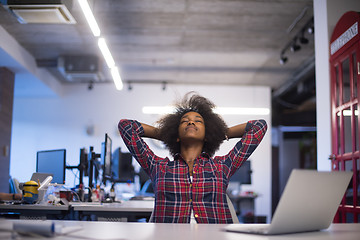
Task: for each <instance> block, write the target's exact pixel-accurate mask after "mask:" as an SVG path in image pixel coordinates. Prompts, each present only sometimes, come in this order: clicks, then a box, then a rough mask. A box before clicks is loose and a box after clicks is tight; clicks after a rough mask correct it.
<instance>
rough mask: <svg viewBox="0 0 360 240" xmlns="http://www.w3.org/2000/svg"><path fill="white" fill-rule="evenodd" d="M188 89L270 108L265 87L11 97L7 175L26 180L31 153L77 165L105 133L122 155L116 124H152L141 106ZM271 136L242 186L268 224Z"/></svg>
mask: <svg viewBox="0 0 360 240" xmlns="http://www.w3.org/2000/svg"><path fill="white" fill-rule="evenodd" d="M192 90H194V91H197V92H198V93H199V94H201V95H203V96H205V97H207V98H209V99H211V100H212V101H213V102H214V103H215V104H216V105H217V106H219V107H265V108H269V109H270V108H271V90H270V88H268V87H237V86H228V87H226V86H203V85H202V86H181V85H169V86H167V89H166V90H165V91H163V90H162V86H160V85H135V86H133V89H132V90H131V91H128V90H127V89H124V90H123V91H117V90H115V87H114V85H113V84H98V85H95V86H94V89H93V90H91V91H89V90H88V89H87V86H86V85H75V86H74V85H65V86H64V87H63V94H62V96H61V97H50V98H19V97H18V98H15V100H14V112H13V129H12V142H11V161H10V174H11V176H12V177H16V178H18V179H19V180H20V181H27V180H29V179H30V177H31V174H32V173H33V172H34V171H35V167H36V152H37V151H40V150H50V149H59V148H65V149H66V150H67V164H68V165H77V164H78V162H79V150H80V148H82V147H86V148H87V149H88V148H89V146H94V148H95V151H96V152H98V153H100V152H101V142H103V141H104V134H105V133H108V134H109V135H110V137H111V138H112V140H113V149H115V147H118V146H120V147H121V148H122V150H123V151H127V149H126V147H125V146H124V144H123V142H122V140H121V138H120V136H119V135H118V132H117V123H118V121H119V119H121V118H131V119H137V120H139V121H141V122H144V123H148V124H153V123H155V122H156V121H157V120H158V118H159V116H157V115H145V114H143V113H142V107H143V106H144V105H155V106H163V105H168V104H171V103H173V102H174V101H175V100H176V99H179V98H181V97H182V96H183V95H184V93H186V92H188V91H192ZM223 117H224V119H225V121H226V122H227V124H228V125H229V126H232V125H235V124H238V123H242V122H246V121H247V120H250V119H258V118H264V119H265V120H266V121H267V123H268V125H269V128H270V126H271V115H267V116H239V115H238V116H231V115H225V116H223ZM88 126H94V127H95V134H94V135H93V136H89V135H87V134H86V128H87V127H88ZM270 135H271V129H269V130H268V132H267V134H266V136H265V137H264V140H263V142H262V143H261V144H260V146H259V148H258V149H257V150H256V151H255V152H254V154H253V155H252V156H251V160H252V168H253V179H252V180H253V184H252V185H249V186H246V185H245V186H244V187H243V189H244V190H247V189H248V190H253V191H255V192H258V193H259V194H260V196H259V197H258V198H257V200H256V203H255V207H256V212H255V214H257V215H266V216H267V219H268V220H269V219H270V213H271V210H270V209H271V136H270ZM235 142H236V141H235V140H230V141H229V142H226V143H224V144H223V145H222V147H221V149H220V150H219V152H218V155H220V154H225V153H227V151H229V150H230V149H231V148H232V147H233V145H234V144H235ZM149 145H150V146H151V147H152V149H153V150H154V151H155V152H156V153H157V154H158V155H160V156H165V155H168V154H167V152H166V151H163V150H161V149H160V148H156V145H154V144H153V143H152V142H149ZM66 174H67V178H66V181H67V183H66V184H67V185H68V186H70V187H72V186H74V184H75V183H74V177H73V174H72V173H71V172H70V171H69V170H68V171H67V173H66ZM76 183H78V182H76ZM85 183H87V182H85Z"/></svg>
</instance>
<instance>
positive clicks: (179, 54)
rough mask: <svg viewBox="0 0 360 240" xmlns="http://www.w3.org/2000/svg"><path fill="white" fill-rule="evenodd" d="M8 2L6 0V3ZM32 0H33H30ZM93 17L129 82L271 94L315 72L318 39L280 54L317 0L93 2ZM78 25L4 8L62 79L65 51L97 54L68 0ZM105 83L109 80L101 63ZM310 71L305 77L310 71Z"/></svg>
mask: <svg viewBox="0 0 360 240" xmlns="http://www.w3.org/2000/svg"><path fill="white" fill-rule="evenodd" d="M3 2H4V1H3ZM30 2H31V1H30ZM89 2H90V5H91V8H92V10H93V12H94V15H95V18H96V19H97V22H98V23H99V26H100V29H101V36H102V37H104V38H105V39H106V41H107V43H108V46H109V48H110V50H111V52H112V55H113V57H114V59H115V62H116V65H117V66H119V68H120V70H121V76H122V79H123V81H124V83H125V88H126V85H127V84H128V83H129V82H131V83H132V84H137V83H139V84H140V83H141V84H144V83H153V84H161V83H162V82H167V83H169V84H178V83H182V84H228V85H258V86H270V87H271V88H272V89H273V90H274V91H280V90H281V87H283V86H286V85H289V83H292V82H294V80H296V79H299V77H298V73H299V72H300V73H301V72H302V73H304V71H303V70H304V69H305V73H307V72H308V71H310V70H312V67H310V68H306V66H309V63H313V59H314V58H313V56H314V41H313V35H311V34H308V33H307V32H306V34H305V36H306V37H307V38H308V39H309V43H308V44H306V45H301V50H300V51H297V52H291V51H290V50H289V49H286V51H285V55H286V56H287V57H288V61H287V63H286V64H284V65H280V64H279V57H280V52H281V51H282V50H283V49H284V48H285V47H286V45H287V44H288V43H289V42H290V41H291V40H292V39H293V38H294V36H295V35H296V34H298V33H299V31H300V30H301V29H302V28H303V27H304V26H305V25H306V24H307V23H308V22H309V21H310V20H311V18H312V16H313V5H312V4H313V3H312V0H192V1H189V0H101V1H100V0H93V1H89ZM66 6H67V7H68V9H69V11H70V12H71V14H72V16H73V17H74V19H75V20H76V24H44V23H42V24H20V23H19V22H18V20H17V19H16V17H14V16H13V15H12V14H11V13H9V11H7V10H6V9H5V8H3V7H0V25H1V26H2V27H3V28H4V29H5V30H6V31H7V32H8V33H9V34H10V35H11V36H13V37H14V38H15V39H16V40H17V41H18V43H19V44H20V45H21V46H22V47H24V48H25V49H26V50H27V51H28V52H29V53H30V54H31V55H32V56H33V57H34V59H35V60H36V62H37V64H38V67H40V68H46V69H47V70H49V71H50V72H51V73H52V74H53V75H54V77H55V78H56V79H58V81H59V82H60V83H61V84H69V82H68V81H66V79H64V78H63V77H62V76H61V75H60V74H59V71H58V70H57V68H56V63H57V59H58V58H59V56H64V55H77V56H80V55H97V56H99V59H100V61H102V63H101V66H103V65H104V66H105V64H104V62H103V60H102V59H103V58H102V55H101V53H100V51H99V49H98V46H97V39H96V38H95V37H94V36H93V35H92V32H91V30H90V28H89V26H88V24H87V22H86V20H85V18H84V16H83V14H82V12H81V10H80V7H79V5H78V3H77V1H66ZM103 73H104V79H103V81H111V79H110V75H109V73H108V70H107V69H106V68H104V70H103ZM305 75H306V74H305Z"/></svg>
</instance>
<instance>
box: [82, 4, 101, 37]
mask: <svg viewBox="0 0 360 240" xmlns="http://www.w3.org/2000/svg"><path fill="white" fill-rule="evenodd" d="M78 2H79V5H80V7H81V9H82V11H83V13H84V15H85V18H86V21H87V22H88V24H89V26H90V29H91V31H92V33H93V34H94V36H95V37H99V36H100V28H99V26H98V24H97V22H96V20H95V17H94V14H93V13H92V11H91V8H90V6H89V3H88V1H87V0H78Z"/></svg>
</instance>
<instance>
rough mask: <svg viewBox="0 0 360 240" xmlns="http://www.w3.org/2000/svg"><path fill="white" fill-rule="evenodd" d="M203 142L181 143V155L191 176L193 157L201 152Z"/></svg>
mask: <svg viewBox="0 0 360 240" xmlns="http://www.w3.org/2000/svg"><path fill="white" fill-rule="evenodd" d="M202 148H203V144H191V145H183V144H182V145H181V157H182V158H183V159H184V161H185V162H186V163H187V165H188V166H189V172H190V175H191V176H192V172H193V166H194V161H195V159H196V158H197V157H198V156H199V155H200V154H201V152H202Z"/></svg>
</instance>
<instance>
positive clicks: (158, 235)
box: [0, 220, 360, 240]
mask: <svg viewBox="0 0 360 240" xmlns="http://www.w3.org/2000/svg"><path fill="white" fill-rule="evenodd" d="M14 221H22V220H4V221H0V228H1V229H5V228H7V229H11V226H12V223H13V222H14ZM27 221H29V220H27ZM55 224H56V225H64V226H74V225H78V226H81V229H80V230H78V231H76V232H73V233H69V236H66V235H64V236H57V237H55V238H53V239H108V240H109V239H133V240H144V239H156V240H169V239H171V240H184V239H186V240H190V239H196V240H240V239H250V240H266V239H269V240H291V239H294V240H295V239H296V240H301V239H307V240H309V239H310V240H325V239H334V240H335V239H336V240H337V239H341V240H358V239H359V236H360V224H333V225H331V227H330V228H329V229H327V230H324V231H320V232H310V233H298V234H286V235H276V236H259V235H249V234H239V233H232V232H225V231H223V230H222V228H223V227H224V226H226V225H222V224H166V223H122V222H83V221H55ZM9 236H10V233H9V232H4V231H0V239H10V238H9ZM25 239H27V238H25Z"/></svg>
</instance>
